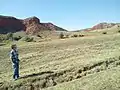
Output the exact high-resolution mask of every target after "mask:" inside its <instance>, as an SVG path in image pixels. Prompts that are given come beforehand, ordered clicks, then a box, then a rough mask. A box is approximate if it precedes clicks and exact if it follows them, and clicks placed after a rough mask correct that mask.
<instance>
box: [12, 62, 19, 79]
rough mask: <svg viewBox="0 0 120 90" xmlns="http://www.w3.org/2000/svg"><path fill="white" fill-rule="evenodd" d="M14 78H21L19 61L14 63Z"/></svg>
mask: <svg viewBox="0 0 120 90" xmlns="http://www.w3.org/2000/svg"><path fill="white" fill-rule="evenodd" d="M13 73H14V74H13V79H18V78H19V61H18V62H14V63H13Z"/></svg>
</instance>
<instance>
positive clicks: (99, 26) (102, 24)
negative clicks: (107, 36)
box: [91, 22, 116, 30]
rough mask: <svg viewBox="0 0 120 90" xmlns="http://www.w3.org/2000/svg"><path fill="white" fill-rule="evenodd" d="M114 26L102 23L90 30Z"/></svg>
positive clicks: (113, 24)
mask: <svg viewBox="0 0 120 90" xmlns="http://www.w3.org/2000/svg"><path fill="white" fill-rule="evenodd" d="M115 25H116V24H115V23H106V22H103V23H99V24H97V25H95V26H93V27H92V28H91V30H96V29H105V28H111V27H113V26H115Z"/></svg>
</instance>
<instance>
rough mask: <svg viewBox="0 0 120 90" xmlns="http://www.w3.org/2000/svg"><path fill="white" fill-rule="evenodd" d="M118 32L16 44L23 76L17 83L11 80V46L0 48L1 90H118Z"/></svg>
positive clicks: (96, 31) (90, 33)
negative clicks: (9, 54) (9, 53)
mask: <svg viewBox="0 0 120 90" xmlns="http://www.w3.org/2000/svg"><path fill="white" fill-rule="evenodd" d="M119 29H120V28H118V27H112V28H110V29H109V30H108V29H102V30H95V31H90V32H76V34H84V35H85V36H84V37H76V38H67V39H54V40H49V41H44V42H29V43H25V42H20V41H19V42H16V44H17V45H18V49H19V53H20V76H21V78H20V79H19V80H17V81H13V80H12V67H11V62H10V60H9V56H8V52H9V50H10V45H11V43H9V44H6V45H1V46H0V90H39V89H42V90H119V89H120V72H119V71H120V48H119V46H120V33H119V32H118V30H119ZM102 32H107V34H103V33H102ZM28 46H29V47H28ZM3 51H4V52H3Z"/></svg>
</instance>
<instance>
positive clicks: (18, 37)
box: [13, 36, 22, 41]
mask: <svg viewBox="0 0 120 90" xmlns="http://www.w3.org/2000/svg"><path fill="white" fill-rule="evenodd" d="M21 38H22V37H21V36H14V37H13V39H14V40H15V41H18V40H20V39H21Z"/></svg>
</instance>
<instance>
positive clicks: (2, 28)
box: [0, 16, 66, 34]
mask: <svg viewBox="0 0 120 90" xmlns="http://www.w3.org/2000/svg"><path fill="white" fill-rule="evenodd" d="M46 30H49V31H66V30H65V29H63V28H60V27H58V26H56V25H54V24H52V23H42V22H40V19H39V18H37V17H30V18H26V19H24V20H21V19H17V18H15V17H9V16H0V34H5V33H9V32H17V31H25V32H26V33H27V34H37V33H38V32H40V31H46Z"/></svg>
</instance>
